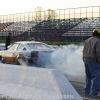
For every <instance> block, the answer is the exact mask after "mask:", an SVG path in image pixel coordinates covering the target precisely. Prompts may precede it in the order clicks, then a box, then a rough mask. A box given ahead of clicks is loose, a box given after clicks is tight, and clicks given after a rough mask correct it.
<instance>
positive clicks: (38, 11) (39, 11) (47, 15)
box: [34, 7, 58, 20]
mask: <svg viewBox="0 0 100 100" xmlns="http://www.w3.org/2000/svg"><path fill="white" fill-rule="evenodd" d="M34 13H35V20H41V19H42V16H43V18H44V19H46V20H51V19H55V18H57V17H58V14H57V13H56V12H55V10H52V9H48V10H47V11H43V8H42V7H37V8H35V9H34Z"/></svg>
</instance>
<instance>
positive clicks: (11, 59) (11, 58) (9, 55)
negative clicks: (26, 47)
mask: <svg viewBox="0 0 100 100" xmlns="http://www.w3.org/2000/svg"><path fill="white" fill-rule="evenodd" d="M18 45H19V44H13V45H12V46H11V47H10V48H9V49H8V50H6V51H5V62H6V63H12V64H13V63H15V59H16V56H17V55H16V54H15V53H14V52H15V51H16V49H17V47H18Z"/></svg>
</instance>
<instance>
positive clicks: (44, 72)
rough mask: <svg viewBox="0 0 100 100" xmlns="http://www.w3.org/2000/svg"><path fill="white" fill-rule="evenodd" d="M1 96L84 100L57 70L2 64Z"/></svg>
mask: <svg viewBox="0 0 100 100" xmlns="http://www.w3.org/2000/svg"><path fill="white" fill-rule="evenodd" d="M0 94H2V95H5V96H10V97H11V98H17V99H20V98H21V99H23V100H82V98H81V97H80V96H79V94H78V93H77V92H76V90H75V89H74V88H73V86H72V85H71V84H70V83H69V81H68V80H67V79H66V78H65V76H64V75H63V74H62V73H61V72H60V71H59V70H55V69H46V68H36V67H24V66H17V65H10V64H0Z"/></svg>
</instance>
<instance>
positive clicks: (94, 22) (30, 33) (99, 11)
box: [0, 6, 100, 41]
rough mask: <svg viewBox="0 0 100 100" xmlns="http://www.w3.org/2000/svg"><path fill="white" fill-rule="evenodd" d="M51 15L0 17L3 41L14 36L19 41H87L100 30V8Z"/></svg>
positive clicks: (11, 15) (93, 7)
mask: <svg viewBox="0 0 100 100" xmlns="http://www.w3.org/2000/svg"><path fill="white" fill-rule="evenodd" d="M51 11H53V13H51V15H50V13H49V14H48V13H47V12H48V11H42V12H28V13H21V14H10V15H0V38H5V37H6V36H7V34H8V32H12V34H13V35H12V36H13V39H17V40H27V39H29V38H31V37H34V38H35V40H38V41H39V40H41V41H83V40H85V39H86V38H88V37H90V36H91V34H92V30H93V29H94V28H100V6H92V7H80V8H68V9H60V10H51ZM49 12H50V11H49Z"/></svg>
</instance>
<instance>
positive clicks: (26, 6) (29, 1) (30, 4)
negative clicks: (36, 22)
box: [0, 0, 100, 15]
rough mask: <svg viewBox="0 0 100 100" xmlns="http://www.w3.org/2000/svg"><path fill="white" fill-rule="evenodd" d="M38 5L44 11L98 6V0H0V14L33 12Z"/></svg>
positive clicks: (99, 4)
mask: <svg viewBox="0 0 100 100" xmlns="http://www.w3.org/2000/svg"><path fill="white" fill-rule="evenodd" d="M39 6H40V7H42V8H43V10H44V11H45V10H48V9H53V10H56V9H67V8H78V7H88V6H100V0H0V15H7V14H16V13H25V12H33V11H34V9H35V8H37V7H39Z"/></svg>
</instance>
